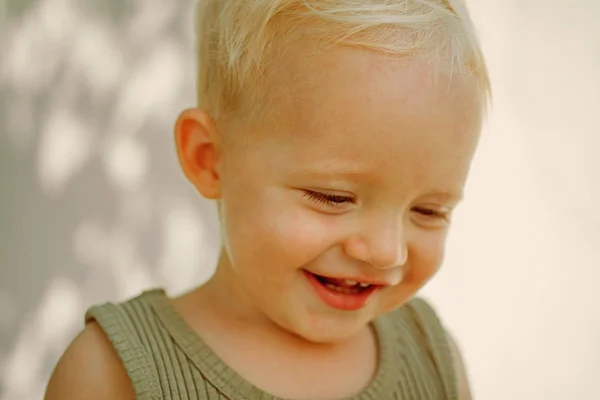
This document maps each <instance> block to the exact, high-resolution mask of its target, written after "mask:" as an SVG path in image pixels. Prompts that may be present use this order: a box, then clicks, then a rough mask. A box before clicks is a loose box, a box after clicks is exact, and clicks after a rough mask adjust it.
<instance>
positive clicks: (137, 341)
mask: <svg viewBox="0 0 600 400" xmlns="http://www.w3.org/2000/svg"><path fill="white" fill-rule="evenodd" d="M143 298H144V294H142V295H141V296H139V297H138V298H137V299H134V300H130V301H129V302H127V303H123V304H113V303H105V304H102V305H98V306H94V307H92V308H90V309H89V310H88V311H87V313H86V315H85V323H86V324H87V323H89V322H92V321H96V322H97V323H98V325H99V326H100V328H101V329H102V330H103V331H104V333H105V334H106V336H107V337H108V339H109V340H110V342H111V344H112V345H113V347H114V349H115V352H116V353H117V355H118V356H119V358H120V360H121V362H122V364H123V366H124V367H125V370H126V371H127V374H128V375H129V378H130V380H131V383H132V385H133V389H134V391H135V394H136V399H138V400H160V399H162V398H163V395H162V390H161V387H160V382H159V378H158V373H157V370H156V366H155V365H154V363H153V360H152V357H151V355H150V354H149V351H148V349H147V347H145V346H144V344H143V343H142V340H141V332H140V331H139V326H140V324H139V321H136V323H135V324H134V322H133V320H134V319H137V320H139V319H140V318H142V319H143V318H144V316H143V314H144V313H143V312H142V313H139V312H138V313H136V314H137V315H132V312H135V308H134V307H132V306H134V304H133V303H138V304H137V305H138V306H142V307H143ZM136 327H138V328H136Z"/></svg>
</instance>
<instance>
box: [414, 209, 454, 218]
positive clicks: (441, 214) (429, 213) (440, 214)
mask: <svg viewBox="0 0 600 400" xmlns="http://www.w3.org/2000/svg"><path fill="white" fill-rule="evenodd" d="M413 211H415V212H417V213H419V214H420V215H422V216H424V217H426V218H432V219H443V220H445V221H449V220H450V212H446V211H439V210H434V209H431V208H423V207H415V208H413Z"/></svg>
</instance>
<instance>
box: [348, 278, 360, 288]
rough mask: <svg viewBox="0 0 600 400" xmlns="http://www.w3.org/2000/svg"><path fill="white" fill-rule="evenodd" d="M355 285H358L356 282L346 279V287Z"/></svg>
mask: <svg viewBox="0 0 600 400" xmlns="http://www.w3.org/2000/svg"><path fill="white" fill-rule="evenodd" d="M357 283H358V282H356V281H351V280H349V279H346V285H349V286H354V285H356V284H357Z"/></svg>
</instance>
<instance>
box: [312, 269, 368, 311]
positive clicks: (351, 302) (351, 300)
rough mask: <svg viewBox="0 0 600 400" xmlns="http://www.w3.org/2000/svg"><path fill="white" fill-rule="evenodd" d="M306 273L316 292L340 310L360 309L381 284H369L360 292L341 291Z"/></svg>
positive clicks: (325, 301)
mask: <svg viewBox="0 0 600 400" xmlns="http://www.w3.org/2000/svg"><path fill="white" fill-rule="evenodd" d="M304 275H306V278H307V279H308V281H309V282H310V284H311V286H312V287H313V288H314V289H315V292H316V293H317V295H318V296H319V297H320V298H321V300H323V302H324V303H325V304H327V305H328V306H330V307H333V308H337V309H338V310H345V311H356V310H360V309H361V308H363V307H364V306H366V305H367V304H368V303H369V299H370V298H371V295H373V293H375V292H376V291H377V289H379V286H375V285H373V286H369V287H368V288H367V289H365V290H362V291H361V292H360V293H355V294H350V293H340V292H336V291H335V290H331V289H329V288H327V287H326V286H325V285H323V284H322V283H321V282H320V281H319V280H318V279H317V278H316V277H315V276H314V275H313V274H311V273H310V272H308V271H304Z"/></svg>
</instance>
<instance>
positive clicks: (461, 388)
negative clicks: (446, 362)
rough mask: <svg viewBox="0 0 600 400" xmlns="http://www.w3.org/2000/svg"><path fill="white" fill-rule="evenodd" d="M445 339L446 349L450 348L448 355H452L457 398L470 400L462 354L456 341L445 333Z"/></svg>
mask: <svg viewBox="0 0 600 400" xmlns="http://www.w3.org/2000/svg"><path fill="white" fill-rule="evenodd" d="M446 339H447V341H448V347H449V348H450V354H451V355H452V361H453V366H454V371H455V374H456V381H457V382H456V383H457V385H458V398H459V399H460V400H471V399H472V396H471V389H470V387H469V386H470V385H469V379H468V377H467V369H466V367H465V363H464V361H463V357H462V354H461V352H460V349H459V347H458V345H457V344H456V341H455V340H454V338H453V337H452V335H450V334H449V333H447V332H446Z"/></svg>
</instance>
